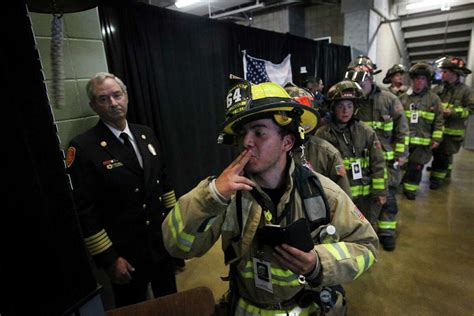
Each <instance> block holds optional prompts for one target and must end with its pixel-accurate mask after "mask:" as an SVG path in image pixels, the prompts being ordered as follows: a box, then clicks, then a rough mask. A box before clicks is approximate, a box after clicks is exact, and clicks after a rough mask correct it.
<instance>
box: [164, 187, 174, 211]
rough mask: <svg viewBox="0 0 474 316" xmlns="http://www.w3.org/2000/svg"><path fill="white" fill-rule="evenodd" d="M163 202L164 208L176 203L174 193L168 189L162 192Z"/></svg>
mask: <svg viewBox="0 0 474 316" xmlns="http://www.w3.org/2000/svg"><path fill="white" fill-rule="evenodd" d="M163 204H164V205H165V207H166V208H171V207H173V206H174V205H175V204H176V195H175V194H174V191H169V192H166V193H165V194H163Z"/></svg>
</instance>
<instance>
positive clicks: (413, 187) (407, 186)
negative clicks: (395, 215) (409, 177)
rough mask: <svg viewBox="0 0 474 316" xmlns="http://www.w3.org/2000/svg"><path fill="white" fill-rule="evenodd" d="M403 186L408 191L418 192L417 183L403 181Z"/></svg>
mask: <svg viewBox="0 0 474 316" xmlns="http://www.w3.org/2000/svg"><path fill="white" fill-rule="evenodd" d="M403 188H404V189H405V190H407V191H412V192H416V190H418V185H417V184H410V183H403Z"/></svg>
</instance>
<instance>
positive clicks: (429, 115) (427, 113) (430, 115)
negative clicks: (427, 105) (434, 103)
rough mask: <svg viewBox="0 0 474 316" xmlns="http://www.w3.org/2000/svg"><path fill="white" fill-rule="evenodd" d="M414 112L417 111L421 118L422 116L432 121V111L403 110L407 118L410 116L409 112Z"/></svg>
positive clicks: (433, 115)
mask: <svg viewBox="0 0 474 316" xmlns="http://www.w3.org/2000/svg"><path fill="white" fill-rule="evenodd" d="M413 112H415V113H418V115H419V116H420V117H422V118H424V119H425V120H427V121H433V120H434V117H435V114H434V113H432V112H426V111H405V116H406V117H408V118H411V114H412V113H413Z"/></svg>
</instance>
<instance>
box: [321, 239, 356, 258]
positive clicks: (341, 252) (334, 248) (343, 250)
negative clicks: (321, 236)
mask: <svg viewBox="0 0 474 316" xmlns="http://www.w3.org/2000/svg"><path fill="white" fill-rule="evenodd" d="M321 245H322V246H323V247H324V248H326V249H327V250H328V251H329V252H330V253H331V255H333V257H334V258H336V260H337V261H340V260H342V259H350V258H351V254H350V253H349V249H347V246H346V243H345V242H343V241H341V242H338V243H334V244H321Z"/></svg>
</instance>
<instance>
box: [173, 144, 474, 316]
mask: <svg viewBox="0 0 474 316" xmlns="http://www.w3.org/2000/svg"><path fill="white" fill-rule="evenodd" d="M447 184H448V185H445V186H444V187H442V188H441V189H440V190H437V191H432V190H430V189H429V188H428V178H427V174H426V172H425V173H424V176H423V181H422V184H421V186H420V188H421V192H420V194H419V197H418V198H417V200H416V201H409V200H407V199H406V198H405V197H403V196H402V195H400V196H399V208H400V216H399V238H398V246H397V249H396V250H395V251H394V252H385V251H383V250H381V251H380V254H379V257H378V262H377V263H376V264H375V265H374V266H373V268H372V269H371V270H369V271H368V272H367V273H365V274H363V275H362V276H361V277H360V278H359V279H357V280H356V281H355V282H353V283H351V284H347V285H345V288H346V290H347V293H348V299H349V310H348V315H349V316H352V315H416V316H421V315H467V316H473V315H474V220H473V219H474V191H473V190H474V152H472V151H468V150H461V152H460V153H458V154H457V155H456V156H455V160H454V170H453V172H452V177H451V180H450V181H449V182H448V183H447ZM226 274H227V268H226V267H225V266H224V264H223V256H222V252H221V249H220V243H217V244H216V245H215V246H214V247H213V248H212V249H211V251H210V252H208V253H207V254H206V255H204V256H203V257H201V258H196V259H192V260H190V261H188V262H187V264H186V270H185V271H184V272H181V273H179V274H178V275H177V279H178V289H179V290H185V289H189V288H193V287H196V286H207V287H209V288H211V290H212V291H213V293H214V296H215V298H216V299H218V298H219V297H220V296H221V295H222V294H223V293H224V291H225V290H226V288H227V284H226V282H223V281H221V279H220V277H221V276H225V275H226Z"/></svg>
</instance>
